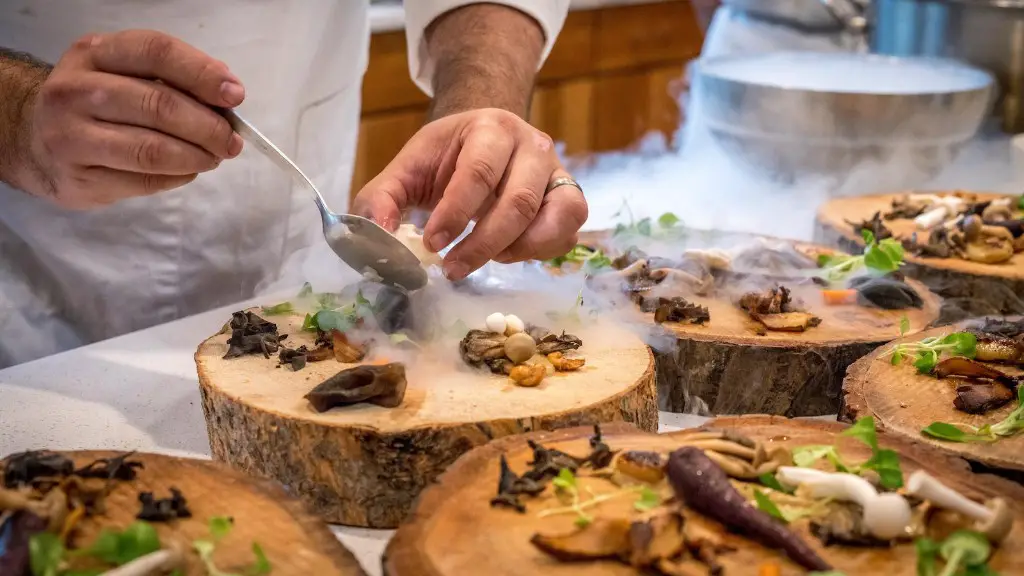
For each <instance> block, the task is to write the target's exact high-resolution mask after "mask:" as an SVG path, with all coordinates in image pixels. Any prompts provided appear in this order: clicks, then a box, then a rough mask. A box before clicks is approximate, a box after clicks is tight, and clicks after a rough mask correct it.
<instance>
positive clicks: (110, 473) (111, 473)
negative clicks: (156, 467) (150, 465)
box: [74, 452, 145, 482]
mask: <svg viewBox="0 0 1024 576" xmlns="http://www.w3.org/2000/svg"><path fill="white" fill-rule="evenodd" d="M134 454H135V452H126V453H124V454H121V455H119V456H114V457H113V458H100V459H98V460H94V461H92V462H90V463H88V464H86V465H85V466H82V467H81V468H79V469H78V470H75V471H74V475H75V476H80V477H82V478H102V479H104V480H124V481H126V482H130V481H132V480H135V476H136V471H137V470H138V469H142V468H145V465H144V464H143V463H142V462H139V461H138V460H129V458H131V457H132V456H133V455H134Z"/></svg>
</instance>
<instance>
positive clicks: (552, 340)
mask: <svg viewBox="0 0 1024 576" xmlns="http://www.w3.org/2000/svg"><path fill="white" fill-rule="evenodd" d="M580 346H583V340H580V339H579V338H577V337H576V336H573V335H572V334H566V333H565V332H562V334H561V335H555V334H548V335H546V336H544V337H543V338H541V339H540V340H537V353H538V354H541V355H543V356H547V355H548V354H552V353H554V352H568V351H569V350H579V348H580Z"/></svg>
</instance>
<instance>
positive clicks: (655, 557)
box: [629, 511, 686, 568]
mask: <svg viewBox="0 0 1024 576" xmlns="http://www.w3.org/2000/svg"><path fill="white" fill-rule="evenodd" d="M629 543H630V548H631V550H630V555H629V563H630V564H631V565H632V566H633V567H634V568H647V567H649V566H651V565H653V564H655V563H657V562H658V561H660V560H665V559H668V558H672V557H674V556H676V555H678V554H679V553H680V552H682V551H683V547H684V546H685V545H686V542H685V540H684V535H683V517H682V516H681V515H680V514H679V513H678V512H675V511H667V512H665V513H662V514H658V515H656V516H653V517H651V518H648V519H646V520H639V521H636V522H633V523H632V524H631V525H630V527H629Z"/></svg>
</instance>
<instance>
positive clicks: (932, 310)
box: [549, 216, 939, 416]
mask: <svg viewBox="0 0 1024 576" xmlns="http://www.w3.org/2000/svg"><path fill="white" fill-rule="evenodd" d="M662 221H665V217H664V216H663V217H662ZM651 226H653V227H654V228H655V230H656V229H657V227H658V226H659V224H653V225H651V224H649V226H648V227H651ZM671 230H672V231H673V233H672V234H669V233H667V232H665V233H663V234H662V235H661V237H658V235H657V234H656V232H654V231H650V232H648V235H646V236H645V235H643V234H637V233H633V234H629V233H628V232H623V231H621V230H620V232H619V233H618V234H616V233H615V232H614V231H605V232H600V233H590V234H585V235H584V236H583V237H582V238H581V241H582V244H581V245H579V246H577V247H576V248H575V249H574V251H573V252H571V253H570V254H567V255H566V256H565V257H563V258H560V259H557V260H556V261H554V262H551V263H549V266H552V267H557V270H558V271H561V272H565V271H574V270H579V269H582V270H584V271H585V272H587V273H588V274H589V280H588V284H589V286H590V287H591V288H592V289H593V290H595V291H596V292H598V293H599V294H600V293H603V294H608V295H615V294H619V295H620V296H619V300H621V301H625V302H626V304H624V305H623V306H624V307H625V306H629V307H635V308H638V309H639V310H640V311H642V312H643V313H644V316H643V317H642V318H641V319H640V321H641V322H646V323H647V324H648V325H649V326H650V327H651V329H652V330H653V331H654V332H655V333H657V334H660V335H661V337H658V338H654V339H652V342H653V343H654V348H655V353H656V359H657V365H658V372H659V386H660V387H661V389H660V390H659V393H660V396H661V402H662V409H665V410H671V411H675V412H685V413H705V414H706V413H769V414H782V415H788V416H812V415H821V414H830V413H835V411H836V410H837V409H838V406H839V388H840V384H841V382H842V378H843V375H844V374H845V370H846V367H847V366H849V364H850V363H852V362H853V361H854V360H855V359H857V358H859V357H860V356H862V355H864V354H866V353H868V352H870V351H871V350H873V349H874V348H875V347H877V346H879V345H881V344H882V343H885V342H888V341H889V340H892V339H893V338H895V337H897V336H898V335H899V334H900V333H901V326H902V329H903V330H904V331H906V332H916V331H919V330H922V329H924V328H925V327H926V326H928V325H929V324H930V323H932V322H933V321H934V320H935V319H936V318H937V317H938V310H939V300H938V298H937V297H936V296H935V295H934V294H932V293H931V292H930V291H928V290H927V289H926V288H925V287H924V286H922V285H921V284H919V283H917V282H915V281H913V280H907V279H905V278H904V277H903V276H902V274H901V266H900V262H901V259H902V249H901V248H900V246H899V245H898V244H895V243H893V242H892V241H885V240H881V241H877V242H873V243H872V244H871V245H870V246H869V247H868V248H867V249H865V250H862V251H861V254H859V255H857V256H850V255H845V254H842V253H839V252H837V251H835V250H833V249H829V248H824V247H820V246H815V245H809V244H804V243H800V242H794V241H789V240H780V239H775V238H766V237H758V236H751V235H740V234H727V233H713V232H703V231H691V230H686V229H683V228H681V227H680V226H679V225H678V223H674V224H673V226H672V228H671ZM638 246H639V247H638ZM611 299H612V301H613V302H614V297H612V298H611ZM627 299H628V301H627ZM711 366H713V367H714V369H709V367H711Z"/></svg>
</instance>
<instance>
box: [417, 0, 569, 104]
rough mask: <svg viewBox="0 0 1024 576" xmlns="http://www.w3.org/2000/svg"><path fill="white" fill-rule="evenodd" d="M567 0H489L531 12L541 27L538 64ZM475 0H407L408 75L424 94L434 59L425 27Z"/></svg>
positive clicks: (552, 40)
mask: <svg viewBox="0 0 1024 576" xmlns="http://www.w3.org/2000/svg"><path fill="white" fill-rule="evenodd" d="M569 2H570V0H490V3H492V4H504V5H505V6H509V7H511V8H515V9H517V10H520V11H521V12H524V13H526V14H529V15H530V16H532V17H533V18H534V19H535V20H536V21H537V23H538V24H540V27H541V29H542V30H543V31H544V51H543V52H542V53H541V57H540V62H538V63H537V68H538V69H540V67H541V66H542V65H543V64H544V61H545V60H546V59H547V57H548V54H550V53H551V47H552V46H554V44H555V39H557V38H558V33H559V32H561V31H562V25H563V24H565V17H566V15H568V13H569ZM479 3H480V2H479V1H478V0H476V1H475V0H407V1H406V2H404V5H405V38H406V41H407V42H408V44H409V76H410V77H412V81H413V82H415V83H416V85H417V86H419V88H420V90H423V92H424V93H426V95H427V96H433V95H434V93H433V88H432V80H433V77H434V61H433V60H432V59H431V58H430V56H429V55H428V54H427V41H426V38H425V37H424V31H425V30H426V29H427V26H429V25H430V23H431V22H433V21H434V19H436V18H437V17H438V16H440V15H441V14H444V13H445V12H448V11H451V10H453V9H455V8H460V7H462V6H466V5H468V4H479Z"/></svg>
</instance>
